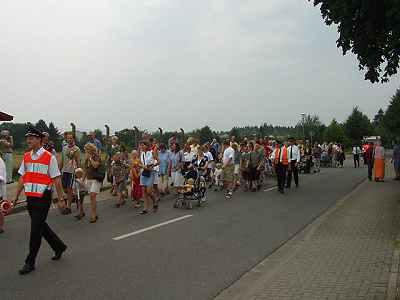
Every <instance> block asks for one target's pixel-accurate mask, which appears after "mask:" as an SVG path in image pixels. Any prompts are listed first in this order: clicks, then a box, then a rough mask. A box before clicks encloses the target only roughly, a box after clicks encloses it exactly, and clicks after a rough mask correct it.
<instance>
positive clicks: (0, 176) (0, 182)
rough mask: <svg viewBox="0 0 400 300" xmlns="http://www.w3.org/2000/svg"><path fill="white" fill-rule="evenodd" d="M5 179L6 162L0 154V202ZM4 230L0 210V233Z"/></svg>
mask: <svg viewBox="0 0 400 300" xmlns="http://www.w3.org/2000/svg"><path fill="white" fill-rule="evenodd" d="M6 181H7V171H6V164H5V163H4V160H3V159H2V158H1V156H0V202H1V201H2V200H3V199H5V198H6V196H7V192H6V185H7V183H6ZM3 232H4V214H3V212H2V211H1V210H0V234H1V233H3Z"/></svg>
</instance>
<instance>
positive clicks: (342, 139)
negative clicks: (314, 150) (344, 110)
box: [324, 119, 347, 143]
mask: <svg viewBox="0 0 400 300" xmlns="http://www.w3.org/2000/svg"><path fill="white" fill-rule="evenodd" d="M324 140H325V141H327V142H338V143H346V140H347V139H346V135H345V133H344V130H343V127H342V125H340V124H339V123H338V122H337V121H336V119H333V120H332V122H331V123H330V124H329V126H328V127H326V129H325V131H324Z"/></svg>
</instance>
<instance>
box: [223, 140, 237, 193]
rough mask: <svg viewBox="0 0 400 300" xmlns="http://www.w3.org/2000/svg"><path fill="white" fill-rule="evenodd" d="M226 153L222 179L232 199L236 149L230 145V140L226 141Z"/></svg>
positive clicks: (224, 154)
mask: <svg viewBox="0 0 400 300" xmlns="http://www.w3.org/2000/svg"><path fill="white" fill-rule="evenodd" d="M224 148H225V150H224V153H223V155H222V179H223V180H224V187H225V188H226V196H225V197H226V198H227V199H231V198H232V193H233V188H234V186H233V184H234V171H235V150H233V148H232V147H231V145H230V141H229V140H225V141H224Z"/></svg>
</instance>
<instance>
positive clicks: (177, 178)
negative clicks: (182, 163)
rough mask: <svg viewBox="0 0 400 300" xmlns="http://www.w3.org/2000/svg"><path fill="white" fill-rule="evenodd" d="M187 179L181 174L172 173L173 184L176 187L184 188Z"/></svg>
mask: <svg viewBox="0 0 400 300" xmlns="http://www.w3.org/2000/svg"><path fill="white" fill-rule="evenodd" d="M184 181H185V178H183V175H182V173H181V172H172V173H171V182H172V184H173V186H174V187H181V186H183V184H184Z"/></svg>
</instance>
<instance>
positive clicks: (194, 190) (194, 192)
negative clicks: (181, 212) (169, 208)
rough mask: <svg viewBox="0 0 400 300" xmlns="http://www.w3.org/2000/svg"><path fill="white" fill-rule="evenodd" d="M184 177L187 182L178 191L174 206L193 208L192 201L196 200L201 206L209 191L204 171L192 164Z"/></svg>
mask: <svg viewBox="0 0 400 300" xmlns="http://www.w3.org/2000/svg"><path fill="white" fill-rule="evenodd" d="M184 177H185V184H184V185H183V187H182V190H181V191H180V192H178V195H177V197H176V200H175V203H174V208H186V209H192V208H193V205H192V201H195V202H196V203H197V206H199V207H201V206H202V204H203V202H204V201H205V195H206V192H207V188H206V181H205V179H204V176H203V174H202V172H201V171H199V170H198V169H197V168H196V167H194V166H192V167H190V168H189V170H188V171H187V172H186V173H185V174H184Z"/></svg>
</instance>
